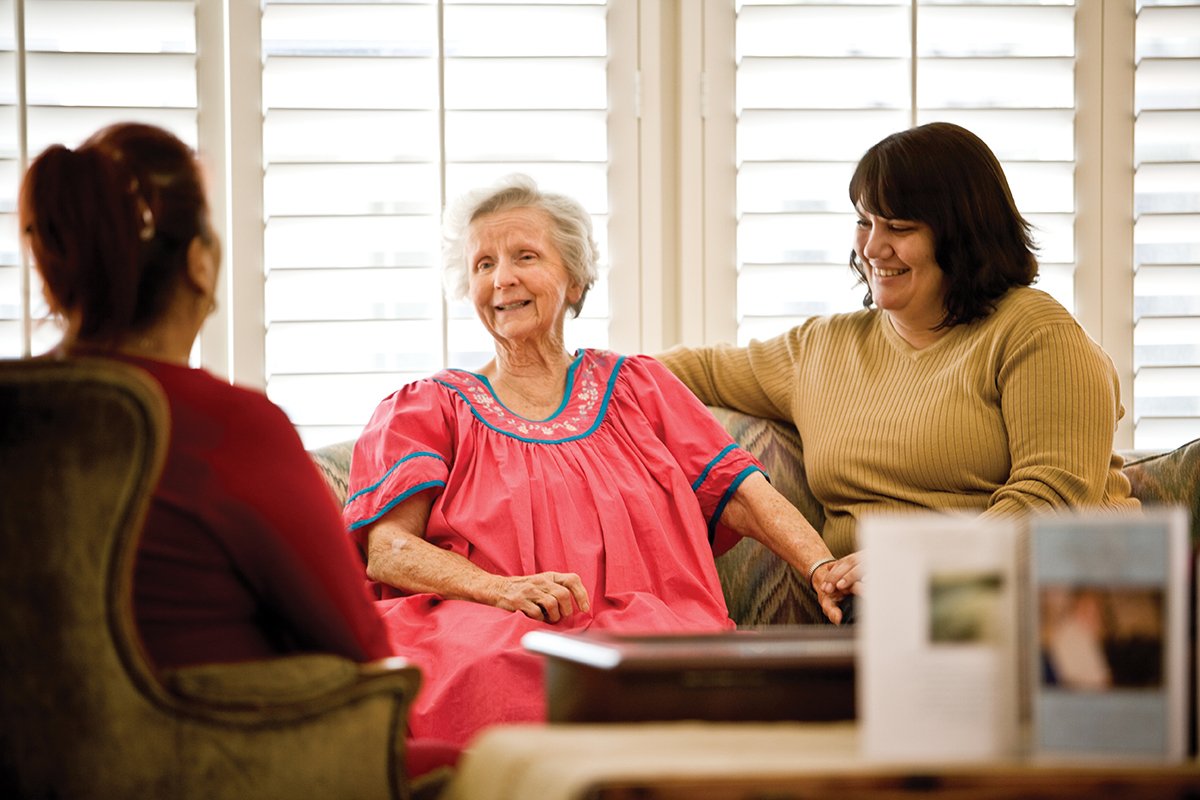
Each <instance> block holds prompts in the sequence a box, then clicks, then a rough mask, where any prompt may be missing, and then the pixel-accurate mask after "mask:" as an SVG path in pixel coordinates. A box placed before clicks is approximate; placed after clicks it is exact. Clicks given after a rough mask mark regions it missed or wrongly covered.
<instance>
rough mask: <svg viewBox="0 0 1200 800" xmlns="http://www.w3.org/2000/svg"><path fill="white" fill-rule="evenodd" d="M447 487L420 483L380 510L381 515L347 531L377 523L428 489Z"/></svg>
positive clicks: (439, 484)
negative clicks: (406, 501) (415, 495)
mask: <svg viewBox="0 0 1200 800" xmlns="http://www.w3.org/2000/svg"><path fill="white" fill-rule="evenodd" d="M445 485H446V482H445V481H425V483H418V484H417V485H416V486H414V487H412V488H411V489H408V490H407V491H405V492H402V493H401V494H400V495H399V496H398V497H396V499H394V500H392V501H391V502H390V503H388V504H387V505H386V506H384V507H383V508H382V509H380V511H379V513H378V514H376V515H375V516H373V517H371V518H370V519H363V520H359V521H358V522H355V523H352V524H351V525H350V527H349V528H347V530H351V531H356V530H358V529H359V528H361V527H362V526H364V525H370V524H371V523H372V522H375V521H376V520H378V519H379V518H380V517H382V516H383V515H385V514H387V513H388V512H389V511H391V510H392V509H393V508H395V507H396V506H397V505H399V504H400V503H402V502H404V501H405V500H407V499H408V498H410V497H412V496H413V495H414V494H416V493H417V492H423V491H425V490H426V489H432V488H433V487H434V486H442V487H444V486H445ZM355 496H356V497H357V495H355Z"/></svg>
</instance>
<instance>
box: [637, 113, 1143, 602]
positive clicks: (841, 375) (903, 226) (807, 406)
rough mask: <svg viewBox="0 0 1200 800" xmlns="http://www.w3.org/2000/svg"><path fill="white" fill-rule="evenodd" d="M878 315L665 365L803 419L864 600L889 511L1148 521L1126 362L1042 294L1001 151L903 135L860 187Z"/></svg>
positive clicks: (941, 133)
mask: <svg viewBox="0 0 1200 800" xmlns="http://www.w3.org/2000/svg"><path fill="white" fill-rule="evenodd" d="M850 199H851V201H852V202H853V203H854V205H855V208H856V210H857V211H858V220H857V230H856V235H855V243H854V252H853V254H852V255H851V261H850V263H851V266H852V267H853V268H854V269H855V270H856V271H857V272H858V274H859V276H860V279H861V281H862V282H863V283H865V284H866V286H867V295H866V298H865V300H864V309H863V310H862V311H857V312H854V313H850V314H835V315H832V316H826V317H814V318H811V319H809V320H807V321H806V322H805V323H804V324H802V325H800V326H799V327H796V328H793V329H792V330H790V331H788V332H787V333H784V334H782V335H781V336H777V337H775V338H773V339H770V340H768V341H765V342H761V341H757V340H756V341H752V342H751V343H750V345H749V346H748V347H732V346H728V345H718V346H716V347H705V348H695V349H689V348H684V347H677V348H675V349H673V350H671V351H668V352H667V353H664V354H662V355H660V356H659V359H660V360H661V361H662V362H663V363H664V364H666V366H667V367H668V368H669V369H670V370H671V371H672V372H674V373H675V374H676V375H677V376H678V377H679V378H680V379H682V380H683V382H684V383H685V384H687V386H688V387H689V388H690V389H691V390H692V391H693V392H694V393H695V394H696V395H697V396H698V397H699V398H700V399H701V400H702V401H704V402H705V403H707V404H710V405H720V406H726V407H729V408H734V409H737V410H739V411H743V412H745V413H748V414H754V415H757V416H762V417H767V418H772V419H781V420H787V421H789V422H792V423H794V424H795V425H796V427H797V429H798V430H799V433H800V437H801V439H802V441H803V445H804V459H805V465H806V467H807V472H808V478H809V482H810V484H811V488H812V491H813V494H814V495H815V496H816V498H817V499H818V500H819V501H820V502H821V504H822V505H823V506H824V508H825V512H826V517H827V519H826V524H825V529H824V531H823V532H822V535H823V536H824V538H825V541H826V543H827V544H828V546H829V548H830V550H831V551H832V553H833V555H835V556H838V557H839V559H840V560H839V561H837V562H834V563H830V564H827V565H822V566H821V567H820V568H819V569H818V571H817V572H816V574H815V575H814V577H813V581H814V583H815V584H816V585H818V586H820V585H822V584H824V586H823V589H824V590H825V591H832V590H834V587H837V588H838V589H841V590H845V591H853V588H854V584H855V583H856V582H857V580H859V579H860V578H861V577H862V572H861V565H860V564H859V560H858V554H857V553H856V552H855V551H856V549H857V545H856V541H855V527H856V522H857V521H858V520H859V519H860V518H861V517H862V515H863V514H864V513H867V512H870V511H880V510H887V511H903V510H924V509H943V510H968V511H979V512H982V513H983V514H985V515H989V516H1009V515H1017V514H1022V513H1025V512H1028V511H1036V510H1044V509H1050V508H1056V507H1077V506H1106V507H1113V508H1136V507H1137V505H1138V501H1137V500H1136V499H1135V498H1132V497H1130V487H1129V482H1128V481H1127V480H1126V479H1125V477H1124V476H1123V475H1122V473H1121V471H1120V468H1121V466H1122V461H1121V458H1120V457H1119V456H1117V455H1116V454H1115V453H1114V452H1113V433H1114V431H1115V429H1116V425H1117V421H1118V420H1119V419H1120V418H1121V416H1122V415H1123V413H1124V409H1123V408H1122V406H1121V402H1120V388H1119V385H1118V378H1117V373H1116V370H1115V368H1114V367H1113V364H1112V361H1111V359H1109V357H1108V355H1107V354H1106V353H1105V352H1104V351H1103V350H1102V349H1101V348H1100V346H1099V345H1098V344H1096V342H1094V341H1093V340H1092V339H1091V338H1090V337H1089V336H1088V335H1087V333H1086V332H1085V331H1084V330H1083V328H1081V327H1080V325H1079V323H1078V322H1076V321H1075V319H1074V318H1073V317H1072V316H1071V314H1070V313H1069V312H1068V311H1067V310H1066V309H1065V308H1063V307H1062V306H1061V305H1060V304H1059V303H1057V302H1056V301H1055V300H1054V299H1052V298H1051V297H1050V296H1049V295H1047V294H1045V293H1044V292H1041V291H1039V290H1037V289H1033V288H1030V284H1031V283H1033V282H1034V280H1035V279H1036V277H1037V270H1038V264H1037V260H1036V258H1035V257H1034V254H1033V244H1032V240H1031V237H1030V234H1029V224H1028V223H1027V222H1026V221H1025V220H1024V219H1023V218H1022V217H1021V215H1020V213H1019V212H1018V211H1017V208H1016V205H1015V204H1014V202H1013V199H1012V194H1011V192H1010V191H1009V188H1008V183H1007V181H1006V179H1005V177H1004V173H1003V171H1002V169H1001V167H1000V164H999V162H998V161H997V160H996V157H995V156H994V155H993V154H992V152H991V150H990V149H989V148H988V147H987V145H986V144H984V143H983V142H982V141H981V140H980V139H979V138H978V137H976V136H975V135H974V134H972V133H970V132H969V131H966V130H964V129H963V128H960V127H958V126H956V125H951V124H948V123H933V124H930V125H924V126H921V127H918V128H912V129H909V130H906V131H903V132H901V133H896V134H893V135H892V136H889V137H888V138H886V139H884V140H883V141H881V142H879V143H878V144H876V145H875V146H874V147H872V148H871V149H870V150H868V151H867V153H866V154H865V155H864V156H863V158H862V160H861V161H860V162H859V164H858V167H857V169H856V170H855V173H854V177H853V178H852V179H851V182H850Z"/></svg>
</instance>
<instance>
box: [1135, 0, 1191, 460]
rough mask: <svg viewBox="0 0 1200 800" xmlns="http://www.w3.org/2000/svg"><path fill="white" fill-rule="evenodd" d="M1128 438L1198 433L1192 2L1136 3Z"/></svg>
mask: <svg viewBox="0 0 1200 800" xmlns="http://www.w3.org/2000/svg"><path fill="white" fill-rule="evenodd" d="M1135 77H1136V93H1135V97H1136V111H1137V122H1136V127H1135V134H1134V136H1135V138H1134V143H1135V146H1134V151H1135V160H1136V162H1137V172H1136V174H1135V176H1134V204H1135V214H1136V218H1137V221H1136V224H1135V226H1134V263H1135V267H1136V270H1137V273H1136V276H1135V279H1134V312H1135V318H1136V326H1135V328H1134V368H1135V369H1136V371H1137V377H1136V378H1135V380H1134V418H1135V422H1136V428H1135V432H1134V445H1135V447H1137V448H1139V449H1166V448H1173V447H1177V446H1178V445H1180V444H1182V443H1183V442H1186V441H1189V440H1191V439H1195V438H1197V437H1200V4H1197V3H1169V2H1154V1H1153V0H1144V1H1143V2H1139V4H1138V16H1137V72H1136V74H1135Z"/></svg>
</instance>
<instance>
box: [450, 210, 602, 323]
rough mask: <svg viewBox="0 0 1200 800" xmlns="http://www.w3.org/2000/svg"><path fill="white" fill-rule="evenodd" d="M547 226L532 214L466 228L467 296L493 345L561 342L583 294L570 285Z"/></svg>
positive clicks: (503, 214)
mask: <svg viewBox="0 0 1200 800" xmlns="http://www.w3.org/2000/svg"><path fill="white" fill-rule="evenodd" d="M552 224H553V223H552V222H551V220H550V218H549V216H548V215H547V214H546V213H545V212H543V211H541V210H539V209H535V208H514V209H510V210H508V211H497V212H494V213H492V214H485V215H484V216H482V217H479V218H478V219H476V220H474V221H473V222H472V223H471V226H470V228H469V230H468V235H467V270H468V276H469V284H468V296H469V297H470V298H471V303H472V304H473V305H474V306H475V313H476V314H478V315H479V319H480V321H481V322H483V325H484V327H485V328H487V329H488V332H489V333H490V334H491V335H492V337H493V338H494V339H496V341H497V343H505V344H510V345H515V344H526V343H531V342H532V343H536V342H540V341H542V340H546V339H549V338H556V339H557V340H558V341H559V342H561V341H562V330H563V321H564V320H565V319H566V313H567V309H568V308H569V306H570V305H571V303H575V302H578V300H579V298H580V297H581V296H582V294H583V289H582V287H579V286H576V285H574V284H572V283H571V279H570V277H569V276H568V275H567V271H566V268H564V267H563V264H562V257H561V256H560V255H559V252H558V249H557V248H556V247H555V246H554V245H553V244H551V242H550V236H549V230H550V225H552Z"/></svg>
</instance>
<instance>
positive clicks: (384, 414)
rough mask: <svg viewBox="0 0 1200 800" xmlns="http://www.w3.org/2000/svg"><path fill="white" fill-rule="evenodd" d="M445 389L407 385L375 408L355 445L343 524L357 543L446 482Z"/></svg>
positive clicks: (449, 414) (448, 435)
mask: <svg viewBox="0 0 1200 800" xmlns="http://www.w3.org/2000/svg"><path fill="white" fill-rule="evenodd" d="M449 402H450V400H449V398H448V395H447V392H446V391H445V390H444V389H443V388H442V387H441V386H440V385H438V384H437V383H435V382H433V381H431V380H424V381H417V382H415V383H410V384H408V385H407V386H405V387H403V388H402V389H400V390H399V391H398V392H395V393H394V394H392V395H390V396H388V397H387V398H385V399H384V400H383V402H381V403H380V404H379V405H378V406H377V407H376V409H375V413H374V414H373V415H372V417H371V421H370V422H368V423H367V426H366V428H364V429H363V432H362V434H361V435H360V436H359V437H358V441H357V442H356V443H355V445H354V455H353V456H352V457H351V460H350V481H349V486H348V488H347V495H346V496H347V498H348V499H347V500H346V506H345V508H344V509H343V511H342V522H343V523H344V524H345V526H346V529H347V530H348V531H349V532H350V534H351V536H352V537H353V538H354V540H355V541H356V542H357V543H358V544H359V546H360V547H363V546H365V544H366V542H365V539H366V534H367V530H368V529H369V528H370V526H371V524H372V523H374V522H375V521H376V520H378V519H379V518H380V517H382V516H383V515H385V514H386V513H387V512H388V511H390V510H392V509H393V508H394V507H395V506H397V505H399V504H400V503H402V502H403V501H404V500H407V499H408V498H409V497H411V496H412V495H414V494H416V493H417V492H421V491H424V490H426V489H435V490H437V491H440V490H441V489H443V488H445V486H446V479H447V478H448V477H449V474H450V466H449V465H450V464H451V463H452V462H453V453H452V449H453V444H452V443H453V438H452V435H451V434H452V431H451V426H452V424H453V415H452V412H451V409H450V407H449V405H448V404H449Z"/></svg>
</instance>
